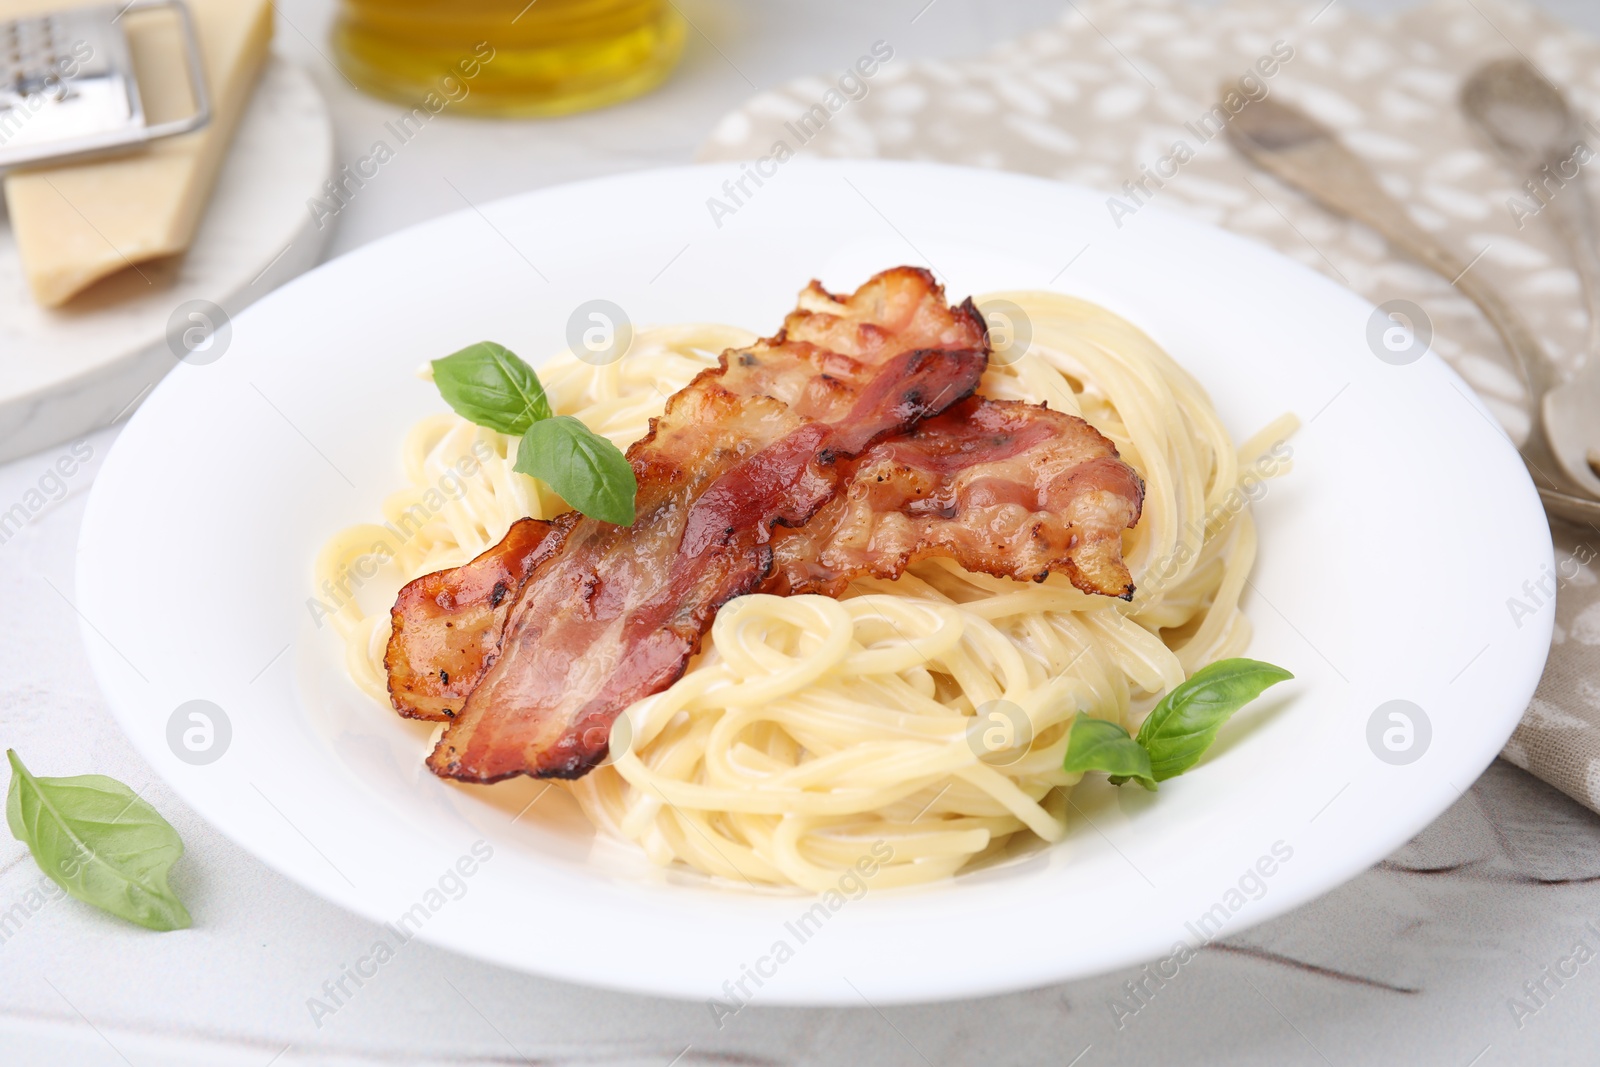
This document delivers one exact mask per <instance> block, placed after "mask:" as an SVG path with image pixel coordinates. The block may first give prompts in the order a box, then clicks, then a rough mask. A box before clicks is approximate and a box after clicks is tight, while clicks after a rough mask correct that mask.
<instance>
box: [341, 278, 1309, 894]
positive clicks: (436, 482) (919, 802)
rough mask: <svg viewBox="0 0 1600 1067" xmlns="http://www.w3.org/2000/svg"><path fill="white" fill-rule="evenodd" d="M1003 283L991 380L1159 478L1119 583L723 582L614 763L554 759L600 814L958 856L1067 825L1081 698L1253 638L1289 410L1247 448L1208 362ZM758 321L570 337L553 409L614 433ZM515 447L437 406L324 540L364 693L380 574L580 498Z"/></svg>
mask: <svg viewBox="0 0 1600 1067" xmlns="http://www.w3.org/2000/svg"><path fill="white" fill-rule="evenodd" d="M991 302H994V304H996V305H999V306H1005V307H1007V308H1008V309H1012V310H1011V313H1012V314H1020V315H1022V316H1023V317H1024V319H1025V321H1026V322H1027V323H1028V326H1029V330H1028V331H1027V332H1028V335H1029V336H1028V338H1027V339H1026V340H1025V341H1024V340H1020V339H1018V338H1017V337H1016V336H1010V337H1005V338H996V342H997V343H996V345H995V352H994V357H993V359H992V360H991V364H990V367H989V370H988V371H987V373H986V374H985V376H984V379H983V383H982V386H981V389H980V392H981V393H982V394H983V395H985V396H989V397H994V398H1000V399H1015V400H1024V401H1029V402H1035V403H1037V402H1039V401H1046V402H1048V403H1049V404H1050V406H1051V407H1053V408H1056V409H1058V410H1062V411H1066V412H1069V413H1071V414H1075V415H1079V416H1081V417H1083V418H1084V419H1086V420H1087V421H1088V422H1090V423H1091V424H1092V425H1094V426H1095V427H1096V428H1097V429H1098V430H1099V431H1100V432H1101V433H1103V434H1105V435H1106V436H1107V437H1108V438H1110V439H1111V440H1112V441H1113V442H1114V443H1115V444H1116V446H1117V449H1118V451H1119V452H1120V453H1121V455H1122V457H1123V459H1124V460H1126V461H1127V462H1128V463H1129V464H1131V465H1132V466H1133V467H1134V468H1135V469H1136V470H1138V471H1139V473H1140V474H1141V475H1142V476H1143V478H1144V480H1145V487H1146V495H1145V502H1144V515H1143V519H1142V521H1141V522H1140V523H1139V524H1138V526H1137V527H1136V528H1134V529H1133V530H1130V531H1128V532H1127V533H1125V534H1124V546H1123V547H1124V556H1125V558H1126V559H1127V561H1128V565H1129V568H1130V570H1131V571H1132V573H1133V576H1134V581H1135V584H1136V586H1137V591H1136V593H1135V595H1134V597H1133V599H1132V601H1131V602H1124V601H1121V600H1117V599H1113V598H1110V597H1103V596H1092V595H1089V594H1085V593H1082V592H1080V591H1078V590H1077V589H1075V588H1074V587H1073V586H1072V584H1071V583H1070V582H1069V581H1068V580H1067V579H1066V578H1065V577H1063V576H1060V575H1052V576H1051V577H1050V578H1048V579H1047V580H1046V581H1044V582H1042V583H1037V584H1030V583H1021V582H1016V581H1013V580H1011V579H1005V578H993V577H990V576H987V575H982V574H973V573H969V572H967V571H965V570H963V569H962V568H961V567H960V566H958V565H957V564H955V563H954V562H953V561H950V560H945V559H938V558H932V559H927V560H923V561H922V562H920V563H916V564H913V565H912V566H911V567H910V568H909V570H908V571H907V572H906V573H905V574H904V575H903V576H902V577H901V578H899V579H898V580H895V581H892V582H891V581H883V580H878V579H863V580H859V581H857V582H855V583H854V584H853V585H852V586H851V588H850V589H849V591H848V592H847V593H846V594H845V595H844V596H843V597H842V598H841V599H839V600H833V599H830V598H826V597H819V596H795V597H774V596H767V595H752V596H746V597H741V598H739V599H736V600H734V601H733V602H731V603H729V604H728V605H726V606H725V607H724V608H723V609H722V610H721V612H720V613H719V614H718V616H717V618H716V621H715V623H714V625H713V627H712V631H711V633H710V635H709V636H708V638H707V640H706V643H705V647H704V650H703V651H702V653H701V655H700V656H699V657H698V658H697V659H696V660H695V661H694V663H692V664H691V666H690V668H689V670H688V671H687V672H686V673H685V674H684V676H683V677H682V678H681V679H680V680H679V681H678V682H677V683H675V684H674V685H672V686H671V687H670V688H668V689H667V690H665V691H663V692H661V693H659V694H657V695H655V696H652V697H648V698H646V699H644V700H641V701H639V702H637V703H636V704H634V705H633V706H632V707H631V708H630V709H629V710H628V712H627V715H626V716H625V717H624V718H623V719H620V720H618V725H617V726H616V727H614V728H613V734H612V750H613V755H612V758H611V759H609V760H608V762H607V764H606V765H605V766H602V767H599V768H597V769H595V770H594V771H593V772H591V773H590V774H588V775H587V776H585V777H584V778H581V779H579V780H577V781H574V782H561V783H559V784H560V785H561V787H563V788H566V789H569V790H570V791H571V792H572V794H573V795H574V797H575V798H576V799H577V800H578V802H579V803H580V804H581V805H582V807H583V808H584V810H585V811H586V812H587V814H588V816H589V818H590V819H591V821H592V822H593V823H594V824H595V825H596V827H597V828H598V829H600V830H601V831H602V832H605V833H609V834H612V835H614V836H616V837H619V838H622V839H625V840H628V841H632V842H635V843H636V844H637V845H638V846H639V847H640V848H641V849H642V850H643V851H644V852H645V854H646V855H648V856H649V857H650V858H651V859H653V860H654V861H656V862H658V863H661V864H670V863H674V862H676V863H681V864H686V865H688V866H689V867H691V868H694V869H696V870H698V871H701V872H703V873H705V874H708V875H711V876H714V877H719V878H724V879H729V880H732V881H735V882H740V883H744V882H748V883H751V884H757V883H768V884H777V885H794V886H799V887H802V888H804V889H807V890H811V891H814V892H820V891H824V890H826V889H828V888H831V887H833V886H834V885H835V884H836V883H837V881H838V878H839V876H840V874H841V872H842V871H844V870H845V869H846V868H848V867H850V866H851V865H853V864H855V863H856V862H857V860H858V859H859V858H861V857H862V856H865V855H867V854H868V853H869V852H872V854H873V855H874V856H875V857H876V858H877V859H881V858H882V856H883V855H885V854H886V853H887V854H889V855H890V857H891V858H890V859H888V860H887V861H886V862H883V863H882V864H881V866H879V867H878V868H877V873H876V874H875V875H874V879H873V883H874V885H878V886H890V885H905V884H911V883H918V882H926V881H930V880H934V879H938V878H943V877H947V876H949V875H952V874H954V873H955V872H957V871H958V870H961V869H963V868H965V867H968V866H969V865H972V864H974V863H978V862H984V861H988V860H991V859H993V858H995V857H998V856H1000V855H1003V854H1005V853H1006V852H1007V851H1008V850H1009V849H1012V848H1015V847H1017V846H1019V845H1022V844H1024V843H1025V842H1026V841H1029V840H1040V839H1042V840H1043V841H1047V842H1048V841H1056V840H1059V839H1060V838H1061V837H1062V836H1063V834H1064V832H1065V815H1064V812H1065V809H1066V807H1067V799H1066V790H1068V789H1070V787H1072V786H1073V785H1075V784H1076V781H1077V778H1078V777H1079V776H1078V775H1074V774H1067V773H1065V772H1064V771H1063V770H1062V769H1061V766H1062V757H1063V754H1064V752H1065V748H1066V743H1067V733H1068V729H1069V723H1070V721H1071V719H1072V718H1073V716H1074V715H1075V714H1076V713H1078V712H1080V711H1082V712H1086V713H1088V714H1090V715H1094V716H1097V717H1100V718H1104V719H1109V720H1111V721H1114V722H1118V723H1120V724H1122V725H1124V726H1127V727H1129V728H1134V727H1136V726H1137V724H1138V722H1139V720H1140V719H1141V718H1142V716H1143V715H1144V714H1145V713H1146V712H1148V711H1149V709H1150V708H1151V707H1152V706H1153V705H1154V703H1155V702H1156V701H1157V700H1158V699H1159V698H1160V696H1161V695H1162V694H1163V693H1165V692H1166V691H1167V690H1169V689H1171V688H1172V687H1173V686H1175V685H1177V684H1179V683H1181V682H1182V681H1183V680H1184V678H1186V677H1187V676H1188V675H1189V674H1192V673H1193V672H1194V671H1195V670H1197V669H1198V668H1200V667H1202V666H1204V665H1205V664H1207V663H1210V662H1213V661H1214V660H1217V659H1221V658H1225V657H1228V656H1231V655H1234V654H1236V653H1238V652H1240V651H1242V650H1243V649H1244V647H1245V646H1246V645H1247V644H1248V642H1249V639H1250V625H1249V621H1248V619H1246V617H1245V616H1244V614H1243V613H1242V612H1241V611H1240V610H1239V596H1240V593H1241V592H1242V590H1243V587H1244V583H1245V579H1246V578H1247V577H1248V574H1249V571H1250V568H1251V565H1252V563H1253V561H1254V558H1255V551H1256V533H1255V527H1254V524H1253V522H1252V520H1251V516H1250V510H1249V507H1248V503H1249V499H1250V498H1251V497H1252V496H1253V495H1254V494H1255V487H1256V486H1257V485H1259V484H1260V482H1261V480H1262V479H1263V478H1265V477H1270V476H1272V475H1275V474H1279V473H1282V472H1283V471H1285V470H1287V467H1288V450H1287V449H1286V448H1285V447H1284V446H1283V442H1284V441H1285V440H1286V438H1287V437H1288V435H1289V434H1290V433H1292V432H1293V430H1294V427H1295V425H1296V423H1295V420H1294V418H1293V416H1284V417H1283V418H1281V419H1279V420H1277V421H1275V422H1273V423H1272V424H1271V425H1269V426H1268V427H1266V428H1265V429H1264V430H1262V431H1261V432H1260V433H1259V434H1257V435H1256V436H1255V437H1253V438H1251V439H1250V440H1249V441H1248V442H1246V443H1245V444H1244V445H1243V446H1240V447H1237V448H1236V447H1235V446H1234V445H1233V443H1232V441H1231V440H1230V438H1229V437H1228V435H1227V433H1226V431H1225V429H1224V428H1223V426H1222V424H1221V421H1220V420H1219V419H1218V417H1217V414H1216V412H1215V410H1214V409H1213V407H1212V405H1211V402H1210V400H1209V398H1207V396H1206V394H1205V392H1204V390H1203V389H1202V388H1201V387H1200V386H1199V384H1198V383H1197V382H1196V381H1195V380H1194V379H1193V378H1192V377H1191V376H1190V375H1189V374H1188V373H1187V372H1185V371H1184V370H1183V369H1182V368H1181V367H1179V366H1178V365H1177V364H1176V363H1175V362H1174V361H1173V360H1172V359H1171V358H1170V357H1169V356H1167V355H1166V353H1165V352H1163V351H1162V350H1161V349H1160V348H1159V347H1157V346H1156V345H1155V344H1154V343H1153V342H1152V341H1151V340H1150V339H1149V338H1148V337H1146V336H1145V335H1144V334H1143V333H1142V332H1140V331H1139V330H1138V329H1137V328H1135V327H1134V326H1132V325H1131V324H1129V323H1128V322H1126V321H1125V320H1123V319H1121V318H1119V317H1118V316H1116V315H1113V314H1112V313H1110V312H1108V311H1106V310H1105V309H1103V308H1100V307H1098V306H1096V305H1093V304H1090V303H1087V302H1084V301H1081V300H1076V299H1073V298H1070V297H1066V296H1062V295H1058V294H1054V293H1042V292H1008V293H998V294H993V295H992V296H990V297H985V298H983V299H981V300H980V301H979V303H980V305H987V304H990V303H991ZM1002 302H1003V303H1002ZM752 340H753V336H752V335H750V334H748V333H746V332H745V331H742V330H738V329H735V328H732V327H726V326H714V325H687V326H671V327H663V328H658V329H653V330H645V331H641V332H640V333H638V334H637V335H636V337H635V339H634V342H633V345H632V347H631V348H630V350H629V351H628V353H627V355H626V356H625V357H624V358H622V359H621V360H619V361H616V362H614V363H610V364H608V365H604V366H594V365H590V364H589V363H586V362H583V361H582V360H580V359H578V358H576V357H575V356H574V355H573V354H572V353H562V354H561V355H559V356H556V357H555V358H553V359H552V360H550V361H549V362H548V363H546V364H545V365H544V366H543V367H542V368H541V369H540V376H541V378H542V380H543V382H544V384H545V388H546V391H547V393H548V395H549V397H550V400H551V403H552V406H553V407H554V409H555V410H556V411H557V412H559V413H562V414H570V415H574V416H576V417H577V418H579V419H581V420H582V421H583V422H585V423H586V424H587V425H588V426H590V427H591V428H592V429H594V430H595V431H596V432H598V433H600V434H603V435H604V436H606V437H608V438H610V439H611V440H612V441H614V442H615V443H616V444H617V445H619V446H620V447H624V448H625V447H626V446H627V445H628V444H629V443H631V442H632V441H634V440H637V439H638V438H640V437H642V436H644V434H645V432H646V431H647V428H648V421H649V419H650V418H651V417H652V416H653V415H657V414H659V413H660V411H661V409H662V406H663V404H664V403H665V400H666V397H667V396H668V395H670V394H671V393H673V392H674V391H676V390H677V389H679V388H681V387H682V386H683V385H685V384H686V383H687V382H688V381H689V380H690V379H691V378H692V377H693V376H694V375H695V374H696V373H698V372H699V371H700V370H702V369H704V368H706V367H708V366H712V365H714V364H715V362H716V359H717V356H718V354H719V353H720V352H721V351H723V350H724V349H726V348H730V347H738V346H743V345H747V344H749V343H750V342H751V341H752ZM516 447H517V440H516V438H513V437H508V436H506V435H503V434H499V433H496V432H494V431H492V430H488V429H484V428H482V427H478V426H474V425H472V424H470V423H468V422H466V421H465V420H463V419H461V418H460V417H458V416H456V415H453V414H446V415H435V416H431V417H429V418H427V419H425V420H423V421H422V422H421V423H419V424H418V425H417V426H416V427H414V428H413V429H412V430H411V432H410V433H409V434H408V435H407V437H406V440H405V444H404V446H403V456H404V461H405V470H406V476H407V481H408V483H409V484H408V486H407V487H406V488H405V489H403V490H401V491H400V492H397V493H396V494H394V495H393V496H391V497H390V498H389V499H388V500H387V501H385V504H384V507H383V511H384V515H385V518H386V520H387V521H386V523H385V524H384V525H381V526H380V525H364V526H357V527H353V528H351V529H349V530H345V531H343V532H341V533H340V534H338V535H336V536H335V537H334V538H333V539H331V540H330V541H329V542H328V544H327V545H326V546H325V547H324V548H323V550H322V552H321V553H320V554H319V556H318V559H317V562H316V574H315V581H316V584H317V586H318V587H319V590H321V591H322V593H324V594H325V595H329V596H330V597H331V599H332V602H333V604H334V605H336V606H335V607H333V608H332V609H331V610H332V619H333V621H334V623H335V624H336V626H337V627H338V629H339V631H340V633H341V634H342V635H343V637H344V640H345V643H346V652H347V656H346V662H347V665H348V669H349V672H350V675H351V677H352V678H353V679H354V680H355V681H356V683H357V684H358V685H360V686H361V687H362V688H363V689H364V690H366V691H367V692H368V693H370V694H371V695H372V696H373V697H374V698H376V699H379V700H382V701H384V702H385V703H387V693H386V689H385V676H384V669H383V652H384V647H385V645H386V643H387V640H388V637H389V620H388V614H387V611H386V610H382V609H383V608H386V607H387V603H383V602H382V596H383V595H385V594H392V593H393V592H394V591H395V590H397V589H398V587H399V585H400V584H401V583H403V582H405V581H408V580H410V579H412V578H415V577H417V576H419V575H421V574H424V573H428V572H430V571H434V570H439V569H442V568H445V567H453V566H458V565H460V564H462V563H464V562H466V561H467V560H469V559H471V558H472V557H474V556H476V555H478V554H479V553H481V552H482V551H484V550H485V549H487V548H488V547H490V546H491V545H493V544H495V543H496V542H497V541H498V540H499V539H500V538H501V537H502V536H503V535H504V534H505V532H506V530H507V528H508V527H509V526H510V525H511V523H512V522H514V521H516V520H517V519H519V518H521V517H523V516H526V515H532V516H535V517H541V518H548V517H553V516H554V515H556V514H559V513H560V512H561V511H563V510H565V506H564V505H563V503H562V502H561V501H560V500H559V499H558V498H556V497H555V496H554V495H553V494H551V493H550V491H549V490H548V488H546V487H545V486H543V485H542V484H540V483H538V482H536V481H534V480H533V479H531V478H528V477H526V476H524V475H521V474H518V473H515V472H514V471H512V469H511V467H512V463H513V462H514V461H515V459H516V454H515V453H516ZM363 581H365V582H366V584H365V585H363ZM358 587H360V588H358ZM391 602H392V595H391ZM368 608H370V609H372V610H370V611H369V610H366V609H368ZM884 844H887V845H888V849H884V848H883V845H884ZM874 846H877V850H876V851H873V847H874Z"/></svg>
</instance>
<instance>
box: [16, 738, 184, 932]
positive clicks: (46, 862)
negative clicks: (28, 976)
mask: <svg viewBox="0 0 1600 1067" xmlns="http://www.w3.org/2000/svg"><path fill="white" fill-rule="evenodd" d="M6 755H7V757H9V758H10V760H11V791H10V793H9V794H7V796H6V822H8V823H9V824H10V825H11V835H12V836H13V837H15V838H16V839H17V840H18V841H21V842H22V843H23V844H25V845H27V846H28V851H29V852H31V853H33V859H34V862H36V863H38V865H39V869H40V870H42V871H44V873H45V874H46V875H48V876H49V877H50V879H51V880H52V881H54V882H55V883H56V884H57V885H59V886H60V887H61V888H62V889H65V890H66V891H67V892H68V893H71V894H72V895H73V896H75V897H77V898H78V899H79V900H81V901H83V902H84V903H86V904H93V905H94V906H95V907H97V908H100V909H102V910H104V911H109V912H110V913H111V914H113V915H117V916H120V917H122V918H124V919H127V920H129V921H130V922H136V923H138V924H139V925H140V926H145V927H149V928H150V929H151V930H179V929H182V928H183V927H185V926H188V925H189V913H188V911H186V910H185V909H184V906H183V904H182V902H180V901H179V900H178V898H177V896H175V895H174V894H173V892H172V890H171V889H170V888H168V886H167V872H168V871H169V870H171V869H172V864H173V863H174V862H175V861H176V860H177V859H178V857H179V856H181V855H183V841H182V840H181V839H179V837H178V831H176V830H174V829H173V828H172V826H171V824H169V823H168V822H167V820H165V819H163V818H162V817H161V814H160V813H159V812H157V811H156V809H155V808H152V807H151V806H150V805H149V804H147V803H145V802H144V801H142V800H140V799H139V797H138V796H137V795H136V794H135V793H134V791H133V790H131V789H129V788H128V787H127V786H125V785H123V784H122V783H121V782H119V781H117V780H116V779H115V778H107V777H106V776H105V775H103V774H81V775H78V776H77V777H75V778H35V777H34V776H33V775H31V774H29V773H28V768H26V767H24V766H23V765H22V760H21V758H20V757H18V755H17V754H16V752H14V751H12V750H11V749H7V750H6Z"/></svg>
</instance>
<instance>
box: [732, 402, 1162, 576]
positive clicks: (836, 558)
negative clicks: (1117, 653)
mask: <svg viewBox="0 0 1600 1067" xmlns="http://www.w3.org/2000/svg"><path fill="white" fill-rule="evenodd" d="M851 468H852V469H851V473H850V479H849V482H848V483H847V484H846V486H845V487H844V489H842V490H841V491H840V492H839V493H838V494H836V495H835V496H834V498H833V500H832V502H830V503H829V504H828V505H827V506H826V507H824V508H823V509H822V510H820V511H819V512H817V514H816V515H815V516H813V517H812V519H811V521H810V522H808V523H806V525H805V526H804V527H802V528H799V529H788V530H779V531H776V533H775V534H774V537H773V543H772V551H773V559H774V568H773V574H772V576H771V578H769V579H768V581H767V583H766V584H765V586H764V589H763V591H764V592H773V593H780V594H795V593H822V594H824V595H827V596H837V595H839V594H840V593H841V592H843V591H844V589H845V587H846V586H847V585H849V583H850V581H851V579H853V578H858V577H864V576H867V575H871V576H873V577H878V578H895V577H898V576H899V575H900V574H901V573H902V572H903V571H904V570H905V568H906V567H907V566H908V565H909V564H911V563H914V562H916V561H917V560H920V559H925V558H927V557H928V556H947V557H949V558H951V559H954V560H955V561H956V562H957V563H959V564H961V566H962V567H964V568H966V569H967V570H969V571H974V572H982V573H985V574H993V575H997V576H1001V577H1008V578H1015V579H1018V580H1019V581H1026V580H1030V579H1031V580H1033V581H1036V582H1038V581H1043V580H1044V579H1045V577H1046V576H1047V575H1048V574H1050V572H1051V571H1057V570H1059V571H1063V572H1065V573H1066V575H1067V576H1068V577H1069V578H1070V579H1071V580H1072V584H1073V585H1075V586H1077V587H1078V588H1079V589H1081V590H1083V591H1084V592H1086V593H1100V594H1103V595H1105V596H1115V597H1122V598H1123V599H1125V600H1129V599H1132V598H1133V578H1132V576H1131V575H1130V574H1129V573H1128V568H1127V565H1126V564H1125V563H1124V562H1123V560H1122V531H1123V530H1125V529H1129V528H1131V527H1132V526H1133V525H1134V524H1135V523H1137V522H1138V521H1139V512H1140V509H1141V507H1142V505H1143V501H1144V483H1143V482H1142V481H1140V479H1139V475H1138V474H1137V473H1136V472H1135V471H1134V470H1133V468H1132V467H1129V466H1128V465H1127V464H1126V463H1124V462H1122V460H1121V459H1119V458H1118V457H1117V450H1116V447H1115V446H1113V445H1112V443H1111V442H1110V441H1108V440H1106V439H1105V438H1104V437H1103V436H1101V434H1100V433H1099V432H1098V431H1097V430H1095V428H1094V427H1093V426H1090V425H1089V424H1088V423H1087V422H1084V421H1083V420H1082V419H1080V418H1076V417H1075V416H1072V415H1067V414H1064V413H1062V412H1059V411H1051V410H1050V409H1049V408H1046V407H1044V406H1043V405H1040V406H1038V407H1034V406H1032V405H1029V404H1024V403H1021V402H1018V401H1010V400H985V399H983V398H981V397H973V398H971V399H969V400H965V401H963V402H962V403H960V404H957V405H955V406H954V407H951V408H949V409H948V410H946V411H945V412H944V414H942V415H939V416H938V417H936V418H931V419H928V420H927V421H925V422H923V423H922V424H921V425H920V426H918V427H916V428H915V429H913V430H911V431H910V432H909V433H907V434H904V435H903V436H899V437H895V438H891V439H889V440H885V441H882V442H880V443H878V444H877V445H875V446H873V447H872V448H871V449H869V450H868V451H866V452H864V453H862V454H861V455H860V456H859V457H858V458H857V459H856V460H855V461H854V462H853V463H852V464H851Z"/></svg>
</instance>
